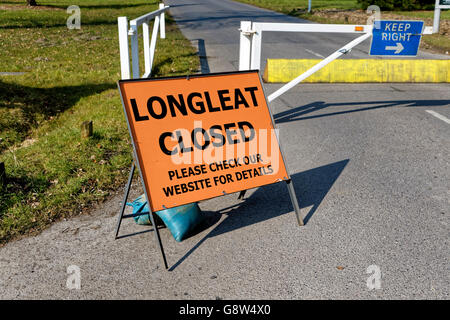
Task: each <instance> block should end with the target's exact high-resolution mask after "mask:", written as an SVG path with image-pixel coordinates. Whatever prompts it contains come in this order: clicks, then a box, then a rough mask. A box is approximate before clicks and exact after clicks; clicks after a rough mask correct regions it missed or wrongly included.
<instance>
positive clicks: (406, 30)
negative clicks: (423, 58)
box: [369, 20, 423, 56]
mask: <svg viewBox="0 0 450 320" xmlns="http://www.w3.org/2000/svg"><path fill="white" fill-rule="evenodd" d="M422 31H423V21H386V20H382V21H375V24H374V27H373V36H372V44H371V46H370V53H369V54H370V55H372V56H416V55H417V51H418V50H419V44H420V39H421V37H422Z"/></svg>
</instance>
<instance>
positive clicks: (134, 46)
mask: <svg viewBox="0 0 450 320" xmlns="http://www.w3.org/2000/svg"><path fill="white" fill-rule="evenodd" d="M130 27H131V32H132V34H131V63H132V66H133V79H139V78H140V77H141V76H140V72H139V43H138V40H139V38H138V28H137V25H131V26H130Z"/></svg>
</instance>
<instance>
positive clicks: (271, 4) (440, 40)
mask: <svg viewBox="0 0 450 320" xmlns="http://www.w3.org/2000/svg"><path fill="white" fill-rule="evenodd" d="M237 1H239V2H243V3H248V4H251V5H254V6H258V7H262V8H266V9H270V10H274V11H278V12H282V13H284V14H288V15H292V16H296V17H299V18H302V19H308V20H312V21H315V22H319V23H352V22H351V21H350V22H349V21H348V19H347V20H346V19H344V18H336V17H327V16H326V14H323V13H321V12H320V11H321V10H325V9H339V10H349V11H351V10H358V9H361V7H360V5H359V4H358V3H357V1H356V0H339V1H338V0H312V13H308V12H307V9H308V0H278V1H273V0H237ZM386 14H388V15H393V14H394V15H395V17H396V19H405V18H406V19H407V18H415V19H430V20H432V19H433V15H434V11H432V10H430V11H382V12H381V17H382V18H383V15H386ZM449 20H450V10H441V21H442V22H445V23H447V24H448V23H449ZM359 23H361V22H359ZM428 25H432V21H429V22H428ZM423 41H424V42H425V43H426V44H427V45H428V46H429V47H431V49H434V50H435V51H438V52H440V53H445V52H448V51H450V37H449V35H448V33H447V34H434V35H425V36H424V37H423Z"/></svg>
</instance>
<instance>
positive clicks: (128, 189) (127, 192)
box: [115, 162, 136, 239]
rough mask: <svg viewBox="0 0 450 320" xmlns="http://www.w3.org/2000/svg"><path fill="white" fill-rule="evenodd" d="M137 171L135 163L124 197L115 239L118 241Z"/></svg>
mask: <svg viewBox="0 0 450 320" xmlns="http://www.w3.org/2000/svg"><path fill="white" fill-rule="evenodd" d="M135 169H136V165H135V164H134V162H133V165H132V166H131V170H130V175H129V177H128V182H127V185H126V187H125V194H124V196H123V202H122V208H121V209H120V214H119V219H118V220H117V226H116V235H115V239H117V236H118V235H119V229H120V224H121V223H122V217H123V213H124V212H125V206H126V205H127V200H128V195H129V193H130V187H131V181H132V180H133V175H134V171H135Z"/></svg>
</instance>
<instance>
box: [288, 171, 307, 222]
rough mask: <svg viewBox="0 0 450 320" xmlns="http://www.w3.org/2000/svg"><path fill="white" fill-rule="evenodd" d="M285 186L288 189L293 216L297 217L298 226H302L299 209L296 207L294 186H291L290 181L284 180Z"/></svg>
mask: <svg viewBox="0 0 450 320" xmlns="http://www.w3.org/2000/svg"><path fill="white" fill-rule="evenodd" d="M286 185H287V187H288V191H289V196H290V197H291V202H292V206H293V207H294V211H295V216H296V217H297V222H298V225H299V226H303V225H304V223H303V216H302V215H301V213H300V207H299V205H298V201H297V196H296V194H295V190H294V185H293V184H292V180H291V179H289V180H286Z"/></svg>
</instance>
